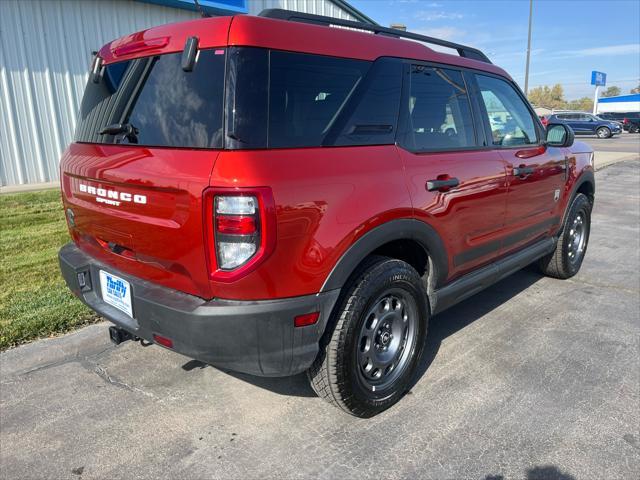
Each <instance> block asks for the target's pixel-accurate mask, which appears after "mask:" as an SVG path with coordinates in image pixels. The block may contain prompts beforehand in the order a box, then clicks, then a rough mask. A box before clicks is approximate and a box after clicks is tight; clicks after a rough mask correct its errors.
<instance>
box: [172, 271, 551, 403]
mask: <svg viewBox="0 0 640 480" xmlns="http://www.w3.org/2000/svg"><path fill="white" fill-rule="evenodd" d="M540 278H542V275H541V274H540V273H538V271H537V270H536V269H534V268H533V267H527V268H525V269H524V270H521V271H519V272H517V273H515V274H513V275H511V276H510V277H508V278H506V279H504V280H502V281H500V282H498V283H496V284H495V285H492V286H491V287H489V288H487V289H486V290H483V291H482V292H480V293H477V294H476V295H474V296H472V297H470V298H468V299H467V300H465V301H463V302H461V303H459V304H457V305H455V306H453V307H451V308H450V309H448V310H446V311H445V312H443V313H440V314H438V315H436V316H434V317H433V318H431V321H430V324H429V332H428V335H427V340H426V344H425V350H424V354H423V356H422V360H421V362H420V365H419V367H418V370H417V372H416V375H415V377H414V380H413V382H412V383H411V385H410V387H409V388H408V390H411V388H413V387H414V386H415V384H416V383H418V382H419V381H420V379H421V378H422V376H423V375H424V374H425V372H426V371H427V369H428V368H429V366H430V365H431V364H432V363H433V361H434V359H435V358H436V355H437V354H438V351H439V350H440V346H441V345H442V342H443V341H444V340H445V339H446V338H447V337H449V336H451V335H453V334H454V333H456V332H458V331H460V330H462V329H463V328H465V327H466V326H467V325H470V324H472V323H473V322H475V321H476V320H478V319H480V318H482V317H483V316H485V315H486V314H487V313H489V312H491V311H492V310H494V309H495V308H497V307H499V306H500V305H502V304H503V303H505V302H507V301H508V300H509V299H511V298H513V297H514V296H516V295H517V294H519V293H520V292H522V291H523V290H526V289H527V288H529V287H530V286H531V285H533V284H534V283H536V282H537V281H538V280H539V279H540ZM205 367H207V365H206V364H204V363H202V362H198V361H196V360H191V361H189V362H187V363H185V364H184V365H183V366H182V368H183V369H184V370H186V371H190V370H193V369H195V368H205ZM214 368H215V367H214ZM219 370H220V371H221V372H223V373H225V374H227V375H229V376H231V377H234V378H237V379H239V380H242V381H245V382H248V383H250V384H252V385H255V386H257V387H260V388H264V389H266V390H269V391H271V392H273V393H277V394H279V395H285V396H295V397H315V396H316V394H315V392H314V391H313V390H312V389H311V386H310V385H309V382H308V380H307V377H306V374H304V373H301V374H299V375H294V376H291V377H275V378H274V377H257V376H253V375H248V374H244V373H238V372H231V371H227V370H222V369H219Z"/></svg>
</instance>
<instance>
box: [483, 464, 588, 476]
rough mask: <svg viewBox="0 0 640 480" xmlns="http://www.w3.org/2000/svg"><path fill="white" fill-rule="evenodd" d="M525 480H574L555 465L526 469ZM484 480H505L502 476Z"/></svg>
mask: <svg viewBox="0 0 640 480" xmlns="http://www.w3.org/2000/svg"><path fill="white" fill-rule="evenodd" d="M525 478H526V480H576V477H574V476H573V475H571V474H569V473H567V472H563V471H562V470H560V469H559V468H558V467H556V466H555V465H541V466H535V467H531V468H529V469H527V476H526V477H525ZM484 480H506V479H505V477H504V476H503V475H500V474H497V475H487V476H486V477H485V478H484Z"/></svg>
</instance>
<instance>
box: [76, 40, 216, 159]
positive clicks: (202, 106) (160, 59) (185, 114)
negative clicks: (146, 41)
mask: <svg viewBox="0 0 640 480" xmlns="http://www.w3.org/2000/svg"><path fill="white" fill-rule="evenodd" d="M181 56H182V52H180V53H173V54H166V55H157V56H154V57H146V58H139V59H135V60H128V61H123V62H117V63H113V64H110V65H107V66H106V67H104V70H103V72H102V75H101V76H100V79H99V82H98V83H94V82H93V81H92V80H91V79H89V82H88V84H87V87H86V90H85V94H84V97H83V99H82V105H81V107H80V116H79V121H78V126H77V129H76V141H77V142H88V143H125V144H127V143H128V144H137V145H146V146H162V147H190V148H220V147H221V146H222V119H223V100H224V68H225V50H224V49H207V50H201V51H200V52H199V54H198V57H197V63H196V65H195V67H194V68H193V70H192V71H190V72H185V71H183V70H182V67H181ZM117 125H121V126H122V128H118V127H117ZM107 127H113V128H110V129H109V131H108V132H105V133H104V134H101V133H100V132H102V131H104V130H105V128H107Z"/></svg>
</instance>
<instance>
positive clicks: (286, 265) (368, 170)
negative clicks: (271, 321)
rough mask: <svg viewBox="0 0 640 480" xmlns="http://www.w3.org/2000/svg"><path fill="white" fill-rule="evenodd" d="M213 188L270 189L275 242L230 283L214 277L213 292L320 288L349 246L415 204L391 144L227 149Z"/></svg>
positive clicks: (276, 294)
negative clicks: (257, 263)
mask: <svg viewBox="0 0 640 480" xmlns="http://www.w3.org/2000/svg"><path fill="white" fill-rule="evenodd" d="M211 186H213V187H231V188H233V187H234V186H242V187H260V186H268V187H270V188H271V189H272V191H273V197H274V200H275V204H276V216H277V241H276V249H275V251H274V252H273V254H272V255H271V256H270V257H268V258H267V259H266V260H265V261H264V263H262V264H261V266H260V268H259V269H258V270H256V271H254V272H251V273H249V274H248V275H247V276H245V277H242V278H240V279H238V280H236V281H234V282H230V283H220V282H215V281H212V282H211V292H212V295H213V296H223V297H224V298H228V299H253V300H257V299H267V298H282V297H293V296H297V295H305V294H311V293H317V292H319V291H320V290H321V288H322V285H323V283H324V282H325V280H326V279H327V277H328V276H329V273H330V272H331V270H332V269H333V267H334V266H335V264H336V263H337V262H338V259H339V258H340V256H341V255H342V254H343V253H344V252H345V251H346V250H347V249H348V247H349V246H350V245H351V244H352V243H353V242H355V241H356V240H357V239H358V238H360V237H361V236H362V235H364V234H365V233H366V232H368V231H369V230H371V229H372V228H375V227H376V226H378V225H382V224H384V223H386V222H388V221H390V220H393V219H397V218H411V217H412V213H413V211H412V205H411V200H410V197H409V192H408V190H407V186H406V183H405V177H404V172H403V168H402V163H401V162H400V159H399V158H398V154H397V151H396V147H395V146H393V145H387V146H371V147H333V148H304V149H281V150H261V151H256V150H254V151H224V152H222V153H221V154H220V156H219V157H218V160H217V161H216V165H215V168H214V172H213V175H212V178H211Z"/></svg>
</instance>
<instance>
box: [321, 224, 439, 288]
mask: <svg viewBox="0 0 640 480" xmlns="http://www.w3.org/2000/svg"><path fill="white" fill-rule="evenodd" d="M395 240H414V241H415V242H417V243H418V244H420V245H421V246H422V248H424V249H425V252H426V253H427V256H428V257H429V259H430V262H429V263H430V268H431V269H432V270H433V271H432V272H430V275H431V274H432V277H431V278H432V285H433V287H434V288H435V287H437V286H439V285H442V284H443V283H444V281H445V279H446V278H447V275H448V269H449V267H448V265H449V262H448V257H447V251H446V248H445V246H444V242H443V241H442V239H441V238H440V235H438V233H437V232H436V230H435V229H434V228H433V227H432V226H431V225H429V224H427V223H425V222H423V221H421V220H416V219H410V218H406V219H396V220H391V221H389V222H386V223H383V224H382V225H380V226H377V227H375V228H373V229H371V230H370V231H368V232H367V233H365V234H364V235H363V236H362V237H360V238H359V239H358V240H356V241H355V242H354V243H353V244H352V245H351V246H350V247H349V248H348V249H347V250H346V251H345V252H344V253H343V254H342V256H341V257H340V259H339V260H338V262H337V263H336V264H335V265H334V267H333V269H332V270H331V272H330V273H329V276H328V277H327V279H326V280H325V282H324V285H323V286H322V288H321V290H320V291H321V292H326V291H329V290H335V289H339V288H342V287H343V286H344V285H345V283H347V280H348V279H349V277H350V276H351V274H352V273H353V272H354V270H355V269H356V267H357V266H358V265H360V263H361V262H362V261H363V260H364V259H365V258H366V257H367V256H368V255H370V254H371V253H372V252H374V251H375V250H376V249H377V248H379V247H381V246H383V245H385V244H387V243H389V242H393V241H395Z"/></svg>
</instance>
